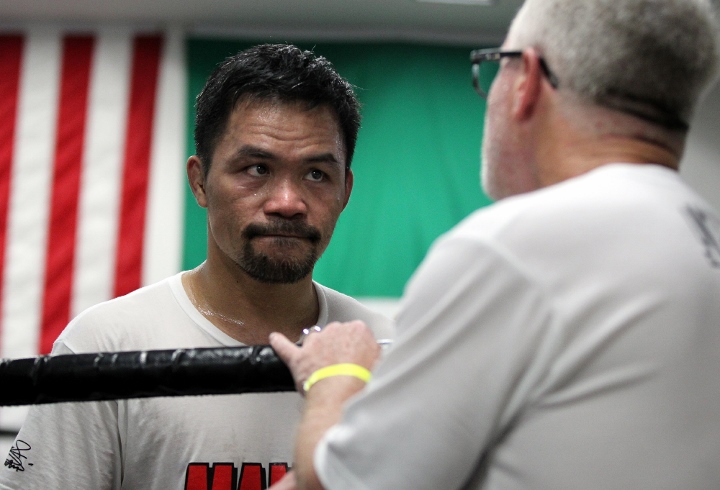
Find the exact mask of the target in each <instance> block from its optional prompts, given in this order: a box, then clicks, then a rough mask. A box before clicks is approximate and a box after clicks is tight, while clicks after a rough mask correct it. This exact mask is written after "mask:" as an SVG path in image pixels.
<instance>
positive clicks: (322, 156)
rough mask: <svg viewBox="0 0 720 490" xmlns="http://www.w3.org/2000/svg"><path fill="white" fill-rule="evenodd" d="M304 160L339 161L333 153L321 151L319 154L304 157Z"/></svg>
mask: <svg viewBox="0 0 720 490" xmlns="http://www.w3.org/2000/svg"><path fill="white" fill-rule="evenodd" d="M305 161H306V162H309V163H337V164H339V163H340V162H339V161H338V159H337V158H336V157H335V155H333V154H332V153H321V154H319V155H313V156H311V157H309V158H306V159H305Z"/></svg>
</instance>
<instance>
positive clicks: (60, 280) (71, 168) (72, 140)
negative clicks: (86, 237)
mask: <svg viewBox="0 0 720 490" xmlns="http://www.w3.org/2000/svg"><path fill="white" fill-rule="evenodd" d="M93 45H94V40H93V38H92V37H90V36H67V37H65V38H64V39H63V53H62V69H61V70H62V71H61V78H60V100H59V105H58V124H57V133H56V134H57V141H56V142H55V166H54V169H53V182H52V195H51V200H50V206H51V208H50V222H49V227H48V248H47V262H46V270H45V291H44V292H45V295H44V298H43V311H42V325H41V331H40V353H41V354H46V353H48V352H50V350H51V349H52V344H53V342H54V341H55V339H56V338H57V336H58V335H59V334H60V332H61V331H62V329H63V328H64V327H65V325H66V324H67V322H68V321H69V319H70V295H71V293H72V281H73V264H74V259H75V234H76V230H77V209H78V199H79V193H80V174H81V168H82V157H83V147H84V142H85V122H86V120H87V105H88V91H89V87H90V64H91V62H92V52H93Z"/></svg>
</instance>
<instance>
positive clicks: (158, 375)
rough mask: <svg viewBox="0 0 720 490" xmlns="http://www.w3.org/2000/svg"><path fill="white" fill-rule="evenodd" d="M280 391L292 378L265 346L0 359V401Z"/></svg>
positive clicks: (286, 388) (287, 388)
mask: <svg viewBox="0 0 720 490" xmlns="http://www.w3.org/2000/svg"><path fill="white" fill-rule="evenodd" d="M282 391H295V383H294V381H293V379H292V376H291V374H290V371H289V370H288V368H287V366H285V364H284V363H283V362H282V361H281V360H280V359H279V358H278V357H277V355H276V354H275V351H274V350H273V349H272V347H270V346H267V345H256V346H246V347H220V348H200V349H175V350H148V351H132V352H102V353H91V354H72V355H57V356H39V357H33V358H25V359H3V360H0V406H11V405H37V404H44V403H59V402H81V401H99V400H118V399H127V398H147V397H156V396H192V395H221V394H239V393H269V392H282Z"/></svg>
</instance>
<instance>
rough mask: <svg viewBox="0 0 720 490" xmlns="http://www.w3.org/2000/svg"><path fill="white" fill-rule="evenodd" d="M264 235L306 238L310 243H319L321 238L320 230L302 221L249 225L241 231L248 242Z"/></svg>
mask: <svg viewBox="0 0 720 490" xmlns="http://www.w3.org/2000/svg"><path fill="white" fill-rule="evenodd" d="M264 235H291V236H296V237H300V238H306V239H308V240H310V241H311V242H319V241H320V239H321V238H322V234H321V233H320V230H318V229H317V228H315V227H314V226H310V225H308V224H307V223H304V222H302V221H275V222H271V223H268V224H258V223H250V224H249V225H247V226H246V227H245V230H243V236H244V237H245V238H246V239H248V240H250V239H252V238H255V237H256V236H264Z"/></svg>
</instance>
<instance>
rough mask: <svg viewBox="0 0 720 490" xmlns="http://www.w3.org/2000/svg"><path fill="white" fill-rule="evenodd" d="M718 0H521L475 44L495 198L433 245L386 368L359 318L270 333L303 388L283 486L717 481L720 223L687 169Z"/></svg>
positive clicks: (684, 484) (343, 489) (714, 53)
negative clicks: (491, 40) (302, 338)
mask: <svg viewBox="0 0 720 490" xmlns="http://www.w3.org/2000/svg"><path fill="white" fill-rule="evenodd" d="M712 9H713V7H712V5H711V2H710V1H709V0H582V1H578V0H526V2H525V4H524V5H523V7H522V8H521V10H520V11H519V13H518V14H517V16H516V17H515V19H514V21H513V23H512V25H511V27H510V30H509V33H508V36H507V38H506V40H505V43H504V44H503V47H502V48H501V49H496V50H479V51H475V52H473V54H472V61H473V73H474V74H475V76H476V78H475V80H476V88H477V90H478V91H479V92H480V93H481V95H483V96H486V97H487V99H488V106H487V114H486V125H485V130H486V132H485V135H484V141H483V165H484V167H483V173H482V177H483V185H484V188H485V190H486V191H487V193H488V194H489V195H490V196H491V197H493V198H494V199H496V200H498V202H497V203H495V204H494V205H492V206H490V207H489V208H487V209H485V210H480V211H478V212H476V213H475V214H473V215H471V216H470V217H468V218H467V219H466V220H465V221H463V222H462V223H460V224H459V225H458V226H457V227H455V228H454V229H453V230H452V231H450V232H449V233H448V234H447V235H445V236H444V237H442V238H440V239H439V240H438V241H437V242H436V243H435V244H434V245H433V247H432V249H431V251H430V252H429V254H428V257H427V258H426V260H425V261H424V263H423V264H422V265H421V267H420V268H419V270H418V271H417V272H416V273H415V275H414V276H413V278H412V279H411V281H410V283H409V284H408V286H407V288H406V291H405V295H404V297H403V301H402V306H401V310H400V313H399V314H398V317H397V338H396V341H395V344H394V345H393V347H392V348H391V349H390V350H389V351H388V352H387V353H386V355H385V356H384V358H383V359H382V361H381V362H377V359H378V351H379V350H378V347H377V345H376V344H375V342H374V341H373V338H372V335H371V334H370V333H369V332H368V331H367V329H366V328H365V326H364V325H363V323H362V322H353V323H349V324H335V323H333V324H330V325H329V326H327V327H326V328H325V329H324V330H323V331H322V332H319V333H313V334H312V335H310V336H309V337H308V339H307V340H306V342H305V343H304V344H303V347H302V348H298V347H297V346H295V345H294V344H292V342H290V341H289V340H288V339H287V338H284V337H283V336H282V335H281V334H279V333H278V334H273V335H272V336H271V337H270V339H271V344H272V345H273V347H274V348H275V350H276V351H277V352H278V354H279V355H280V356H281V357H282V358H283V359H284V360H285V361H286V362H287V363H288V364H289V366H290V367H291V370H292V371H293V375H294V377H295V380H296V382H297V383H298V386H299V387H300V388H301V389H303V390H305V391H306V405H305V410H304V415H303V421H302V423H301V425H300V429H299V432H298V439H297V443H296V453H295V455H296V456H295V462H296V464H295V467H294V470H293V471H292V472H291V473H289V475H288V476H287V477H286V478H284V479H283V480H282V482H281V483H278V484H277V485H276V486H275V487H273V488H274V489H277V490H281V489H289V488H295V486H296V487H297V488H300V489H303V490H306V489H318V488H325V489H328V490H355V489H368V490H376V489H390V488H392V489H413V490H418V489H428V490H437V489H443V490H446V489H460V488H462V489H480V488H482V489H505V490H519V489H527V490H529V489H533V490H537V489H552V490H559V489H573V490H576V489H583V490H600V489H631V488H632V489H653V490H657V489H668V490H670V489H679V488H682V489H710V488H720V465H718V461H720V376H718V373H720V301H719V300H718V299H719V298H720V214H718V212H717V211H716V210H714V209H712V208H711V206H709V205H708V203H706V202H705V201H704V200H703V199H702V198H701V197H699V196H698V195H697V194H696V193H695V192H694V191H693V190H691V189H690V188H689V187H688V186H687V185H686V184H685V183H684V182H683V181H682V180H681V179H680V177H679V175H678V173H677V169H678V165H679V161H680V158H681V155H682V153H683V148H684V143H685V139H686V134H687V129H688V125H687V123H688V121H689V120H690V118H691V115H692V112H693V109H694V108H695V107H696V105H697V103H698V100H699V97H700V95H701V93H702V92H703V90H705V89H707V87H708V86H709V84H710V83H711V82H712V80H713V79H714V77H715V75H716V73H717V69H718V25H717V22H716V20H715V18H714V15H713V10H712ZM492 61H496V62H499V64H500V67H499V72H498V73H497V77H496V78H495V81H494V83H493V85H492V88H491V89H490V88H488V87H484V86H483V83H484V82H485V81H486V80H485V79H484V75H483V74H482V71H483V70H482V69H481V66H483V65H487V64H488V63H491V62H492ZM376 364H377V366H376ZM373 369H374V372H373V373H372V379H370V377H371V374H370V370H373ZM368 380H369V383H368V384H367V385H365V383H366V382H367V381H368Z"/></svg>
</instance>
